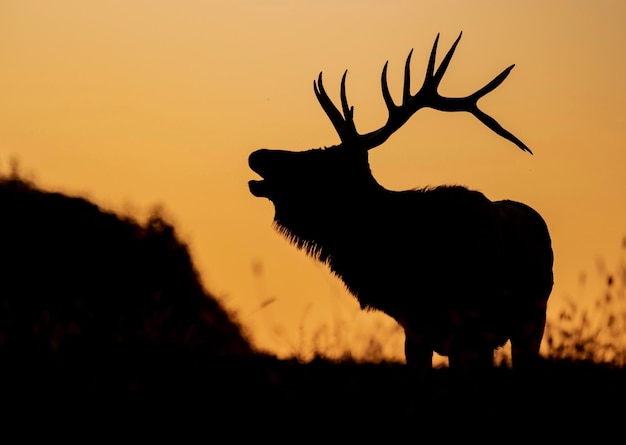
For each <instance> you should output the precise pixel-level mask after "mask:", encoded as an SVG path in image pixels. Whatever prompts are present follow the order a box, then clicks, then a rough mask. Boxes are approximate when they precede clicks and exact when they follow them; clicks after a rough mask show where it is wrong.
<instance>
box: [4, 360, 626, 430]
mask: <svg viewBox="0 0 626 445" xmlns="http://www.w3.org/2000/svg"><path fill="white" fill-rule="evenodd" d="M1 382H2V383H1V390H2V394H1V397H2V401H3V403H4V406H5V407H6V406H10V407H12V406H15V407H17V406H21V407H25V411H24V412H23V413H22V414H23V415H25V416H27V417H28V418H36V417H37V416H42V417H44V418H56V416H59V418H62V419H65V420H64V421H65V422H70V423H68V427H69V426H70V425H71V422H72V421H74V420H75V419H83V420H84V419H85V418H91V419H92V420H93V419H99V420H102V421H105V420H106V422H108V423H109V424H110V426H111V427H112V428H115V427H116V426H119V425H121V424H126V425H127V424H132V425H135V426H136V425H144V426H145V427H146V428H149V429H151V430H153V431H155V430H154V428H157V427H158V428H162V427H164V426H166V425H170V426H172V425H179V423H180V422H183V423H185V422H187V423H189V424H191V425H193V426H194V428H200V429H202V430H204V431H217V430H221V429H227V430H228V431H229V432H230V433H229V434H233V435H235V436H237V435H238V434H239V435H241V434H243V435H246V434H248V433H252V430H251V429H253V430H254V431H255V434H261V435H263V434H268V432H272V434H274V433H278V432H279V431H282V432H283V433H284V432H285V431H292V430H293V431H299V432H301V433H302V432H307V434H309V433H320V432H322V431H326V430H331V429H332V430H333V431H334V433H333V434H336V433H338V432H343V433H348V434H350V437H353V438H356V437H363V436H367V435H368V434H369V432H372V433H373V432H374V431H380V430H388V431H389V433H390V434H391V433H393V432H395V433H403V432H404V433H407V432H408V431H411V430H415V429H423V431H426V430H431V429H434V430H437V434H443V435H444V436H449V435H450V434H452V435H457V434H460V431H459V430H458V426H459V425H466V426H467V425H470V426H471V430H472V431H474V429H484V428H488V429H491V428H496V429H498V428H501V426H502V425H503V424H505V425H507V429H508V428H512V430H509V431H513V430H515V431H517V433H516V434H519V433H524V432H526V433H528V431H535V430H537V428H541V429H542V431H544V433H545V432H546V431H548V429H546V428H549V429H551V430H552V431H553V432H554V431H558V432H559V433H561V432H566V431H569V432H570V433H571V431H574V430H572V428H574V429H575V430H576V431H580V430H581V429H586V430H589V431H592V432H593V431H595V432H600V433H601V432H606V431H607V429H616V430H619V431H621V433H619V436H617V437H621V438H623V437H624V427H623V426H622V422H624V414H626V409H625V408H624V406H625V403H626V372H625V371H624V370H623V369H619V368H612V367H607V366H598V365H593V364H589V363H573V362H565V361H561V362H548V361H546V362H544V363H543V364H542V366H541V369H538V370H537V371H536V372H535V373H534V374H532V375H524V376H522V375H518V374H515V373H514V372H512V371H511V370H509V369H505V368H502V369H496V370H495V371H494V372H493V373H492V374H491V375H489V376H485V377H480V378H478V377H469V376H454V375H452V374H451V373H450V372H449V370H448V369H438V370H435V371H434V372H433V375H432V376H431V377H430V378H429V379H428V380H425V381H417V380H415V379H414V378H412V375H411V374H410V372H409V370H408V368H407V367H406V366H404V365H403V364H398V363H382V364H367V363H366V364H358V363H353V362H340V363H337V362H331V361H325V360H315V361H313V362H311V363H307V364H303V363H299V362H297V361H292V360H291V361H283V360H277V359H275V358H273V357H268V356H255V357H247V358H222V359H211V360H206V359H201V358H200V357H198V356H192V355H189V354H185V355H183V354H169V355H165V354H159V355H157V354H152V355H148V354H146V355H144V356H140V355H134V356H132V357H126V358H123V359H122V358H120V357H117V358H111V357H109V358H107V359H105V358H102V357H98V358H95V357H93V358H86V357H81V358H80V359H77V358H63V357H60V356H51V357H48V358H45V359H43V358H41V357H40V358H38V359H37V360H33V359H32V358H31V359H24V358H23V357H22V358H19V359H18V358H15V357H14V358H12V359H10V360H9V359H8V358H7V357H5V360H4V365H3V367H2V375H1ZM20 412H21V411H20V410H19V409H18V410H14V414H16V415H19V413H20ZM192 419H193V420H192ZM233 425H235V426H234V427H233ZM158 428H157V429H158ZM259 428H260V429H259ZM440 428H442V429H440ZM467 433H468V434H470V430H468V431H467ZM544 433H542V434H544ZM298 434H299V433H298ZM407 434H408V433H407ZM472 434H473V433H472ZM470 436H471V434H470ZM258 437H260V436H258ZM468 437H469V436H468ZM296 442H298V441H296Z"/></svg>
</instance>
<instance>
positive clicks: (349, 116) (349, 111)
mask: <svg viewBox="0 0 626 445" xmlns="http://www.w3.org/2000/svg"><path fill="white" fill-rule="evenodd" d="M347 75H348V70H345V71H344V72H343V76H342V77H341V108H342V109H343V116H344V122H345V125H346V127H347V129H348V130H349V133H348V135H349V136H354V137H357V136H358V133H357V131H356V127H355V125H354V107H351V106H349V105H348V99H347V97H346V76H347Z"/></svg>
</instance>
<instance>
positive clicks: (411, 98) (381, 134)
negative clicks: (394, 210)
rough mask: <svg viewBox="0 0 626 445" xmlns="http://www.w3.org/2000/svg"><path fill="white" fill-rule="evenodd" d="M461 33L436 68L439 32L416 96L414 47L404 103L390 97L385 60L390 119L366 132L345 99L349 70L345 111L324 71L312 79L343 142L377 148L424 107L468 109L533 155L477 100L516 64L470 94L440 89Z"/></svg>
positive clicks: (385, 92)
mask: <svg viewBox="0 0 626 445" xmlns="http://www.w3.org/2000/svg"><path fill="white" fill-rule="evenodd" d="M462 35H463V33H462V32H461V33H460V34H459V37H458V38H457V39H456V40H455V42H454V43H453V44H452V47H451V48H450V49H449V50H448V53H447V54H446V55H445V57H444V58H443V60H442V61H441V64H440V65H439V67H438V68H437V70H436V71H435V55H436V53H437V43H438V42H439V34H437V37H436V38H435V43H434V45H433V49H432V51H431V53H430V58H429V60H428V67H427V69H426V77H425V79H424V83H423V84H422V87H421V88H420V90H419V91H418V92H417V93H416V94H415V95H411V72H410V71H411V69H410V63H411V55H412V54H413V50H411V51H410V52H409V55H408V57H407V58H406V63H405V65H404V87H403V90H402V105H396V103H395V102H394V101H393V99H392V97H391V94H390V93H389V86H388V85H387V65H388V63H389V62H386V63H385V66H384V67H383V72H382V75H381V87H382V94H383V99H384V100H385V104H386V106H387V110H388V111H389V117H388V118H387V122H386V123H385V125H384V126H382V127H381V128H379V129H378V130H374V131H372V132H370V133H367V134H364V135H361V134H359V133H358V132H357V130H356V127H355V125H354V107H351V106H349V105H348V100H347V98H346V74H347V73H348V71H347V70H346V71H345V72H344V73H343V77H342V78H341V108H342V112H343V113H342V112H340V111H339V110H338V109H337V107H335V105H334V104H333V102H332V101H331V100H330V98H329V97H328V94H327V93H326V90H325V89H324V84H323V83H322V73H320V74H319V77H318V79H317V82H315V81H313V89H314V91H315V95H316V96H317V100H318V101H319V103H320V105H321V106H322V108H323V109H324V112H325V113H326V114H327V115H328V118H329V119H330V121H331V122H332V124H333V126H334V127H335V130H337V133H338V134H339V137H340V138H341V142H342V143H343V144H346V145H348V144H357V145H358V146H360V147H362V148H364V149H366V150H369V149H371V148H374V147H377V146H379V145H381V144H382V143H383V142H385V141H386V140H387V139H388V138H389V136H391V135H392V134H393V133H394V132H395V131H396V130H398V129H399V128H400V127H401V126H402V125H404V124H405V123H406V121H408V120H409V118H410V117H411V116H412V115H413V114H414V113H415V112H417V111H418V110H419V109H421V108H426V107H429V108H434V109H436V110H441V111H467V112H468V113H471V114H473V115H474V116H475V117H476V118H477V119H478V120H479V121H481V122H482V123H483V124H485V125H486V126H487V127H489V128H490V129H491V130H493V131H494V132H495V133H496V134H498V135H500V136H502V137H503V138H505V139H507V140H509V141H511V142H513V143H514V144H515V145H517V146H518V147H519V148H521V149H522V150H523V151H527V152H528V153H530V154H532V151H530V149H529V148H528V147H527V146H526V144H524V143H523V142H522V141H520V140H519V139H518V138H517V137H515V136H514V135H513V134H512V133H511V132H509V131H508V130H505V129H504V128H503V127H502V125H500V124H499V123H498V122H497V121H496V120H495V119H494V118H492V117H491V116H489V115H488V114H486V113H485V112H483V111H482V110H480V109H479V108H478V100H479V99H481V98H482V97H484V96H485V95H487V94H488V93H490V92H491V91H493V90H495V89H496V88H497V87H498V86H499V85H500V84H501V83H502V82H504V79H506V78H507V76H508V75H509V73H510V72H511V70H512V69H513V67H514V66H515V65H511V66H510V67H508V68H506V69H505V70H504V71H502V72H501V73H500V74H498V75H497V76H496V77H495V78H494V79H493V80H492V81H491V82H489V83H488V84H487V85H485V86H484V87H482V88H481V89H479V90H478V91H476V92H475V93H473V94H470V95H469V96H466V97H444V96H441V95H440V94H439V92H438V91H437V89H438V87H439V84H440V83H441V79H442V78H443V75H444V74H445V72H446V70H447V69H448V65H449V64H450V60H451V59H452V55H453V54H454V51H455V50H456V47H457V44H458V43H459V40H461V36H462Z"/></svg>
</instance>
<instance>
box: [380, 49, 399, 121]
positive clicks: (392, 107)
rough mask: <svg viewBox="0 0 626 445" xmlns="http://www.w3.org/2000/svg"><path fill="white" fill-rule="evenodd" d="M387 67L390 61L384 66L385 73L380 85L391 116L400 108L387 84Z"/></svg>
mask: <svg viewBox="0 0 626 445" xmlns="http://www.w3.org/2000/svg"><path fill="white" fill-rule="evenodd" d="M387 65H389V61H387V62H385V66H383V72H382V74H381V76H380V85H381V89H382V91H383V99H384V100H385V105H387V109H388V110H389V114H390V115H391V113H392V110H395V109H396V108H398V106H397V105H396V103H395V102H394V101H393V98H392V97H391V93H389V85H388V84H387Z"/></svg>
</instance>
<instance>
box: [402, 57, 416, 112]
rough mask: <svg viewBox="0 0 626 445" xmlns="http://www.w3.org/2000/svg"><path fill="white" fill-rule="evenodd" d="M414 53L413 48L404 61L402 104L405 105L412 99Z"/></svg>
mask: <svg viewBox="0 0 626 445" xmlns="http://www.w3.org/2000/svg"><path fill="white" fill-rule="evenodd" d="M412 55H413V48H411V51H409V55H408V56H407V57H406V62H405V63H404V87H403V88H402V104H403V105H404V104H405V103H407V102H408V101H409V99H411V56H412Z"/></svg>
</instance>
